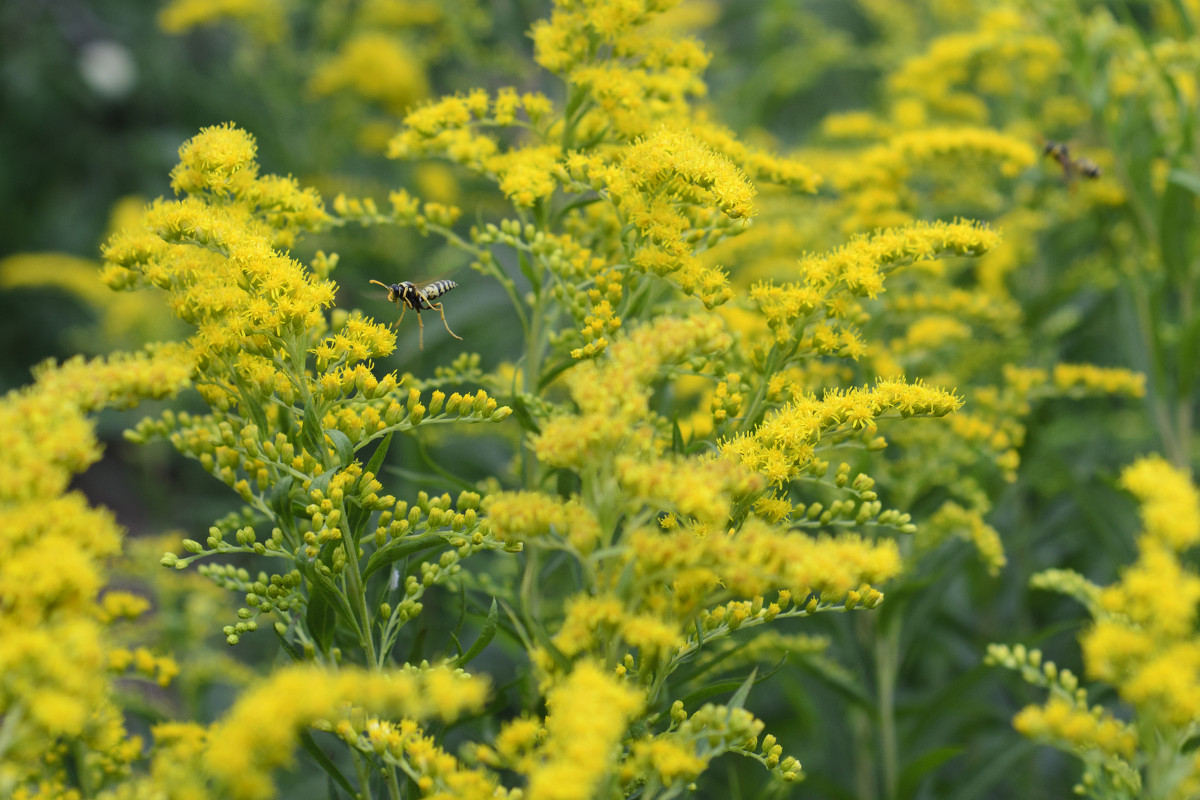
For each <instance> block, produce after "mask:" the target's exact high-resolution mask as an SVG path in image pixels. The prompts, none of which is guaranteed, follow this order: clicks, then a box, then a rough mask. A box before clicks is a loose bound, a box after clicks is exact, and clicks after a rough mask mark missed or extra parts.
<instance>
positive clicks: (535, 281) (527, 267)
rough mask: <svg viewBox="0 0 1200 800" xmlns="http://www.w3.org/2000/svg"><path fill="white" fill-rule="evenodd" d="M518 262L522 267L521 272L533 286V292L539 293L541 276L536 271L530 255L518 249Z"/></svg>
mask: <svg viewBox="0 0 1200 800" xmlns="http://www.w3.org/2000/svg"><path fill="white" fill-rule="evenodd" d="M517 264H518V266H520V267H521V274H522V275H524V276H525V279H526V280H528V281H529V285H530V286H532V287H533V293H534V294H537V293H538V291H539V290H540V289H541V286H542V281H541V276H540V275H538V274H537V273H536V272H534V269H533V263H532V262H531V261H530V260H529V257H528V256H526V255H525V253H524V252H523V251H521V250H518V251H517Z"/></svg>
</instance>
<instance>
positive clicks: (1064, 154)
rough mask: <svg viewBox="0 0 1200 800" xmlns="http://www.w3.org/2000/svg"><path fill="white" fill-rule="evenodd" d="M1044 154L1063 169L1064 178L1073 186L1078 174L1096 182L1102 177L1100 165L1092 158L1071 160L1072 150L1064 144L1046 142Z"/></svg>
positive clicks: (1043, 149)
mask: <svg viewBox="0 0 1200 800" xmlns="http://www.w3.org/2000/svg"><path fill="white" fill-rule="evenodd" d="M1042 154H1043V155H1047V156H1050V157H1051V158H1053V159H1054V160H1055V161H1057V162H1058V164H1059V166H1061V167H1062V170H1063V177H1065V178H1066V180H1067V183H1068V184H1071V183H1073V182H1074V180H1075V175H1076V173H1078V174H1080V175H1082V176H1083V177H1085V178H1091V179H1092V180H1095V179H1096V178H1099V177H1100V165H1099V164H1097V163H1096V162H1095V161H1092V160H1091V159H1090V158H1083V157H1080V158H1071V149H1070V148H1069V147H1068V146H1067V145H1066V144H1065V143H1063V142H1046V145H1045V147H1043V148H1042Z"/></svg>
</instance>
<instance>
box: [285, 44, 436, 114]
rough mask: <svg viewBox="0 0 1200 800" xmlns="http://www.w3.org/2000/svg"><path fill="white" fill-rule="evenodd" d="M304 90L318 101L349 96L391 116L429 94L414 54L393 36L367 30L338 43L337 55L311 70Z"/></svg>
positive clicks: (423, 75)
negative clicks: (364, 100) (306, 89)
mask: <svg viewBox="0 0 1200 800" xmlns="http://www.w3.org/2000/svg"><path fill="white" fill-rule="evenodd" d="M308 88H309V91H311V92H312V93H313V94H315V95H317V96H318V97H324V96H327V95H333V94H337V93H339V92H343V91H349V92H353V93H355V94H357V95H359V96H360V97H362V98H364V99H366V100H369V101H372V102H376V103H379V104H380V105H382V106H383V107H384V108H385V109H386V110H387V111H389V112H391V113H393V114H402V113H404V112H405V111H407V110H408V108H409V107H410V106H412V105H413V104H414V103H416V102H417V101H418V100H421V99H423V98H425V96H427V95H428V94H429V85H428V80H427V79H426V77H425V65H424V64H423V63H422V62H421V60H420V59H419V58H418V57H417V54H416V53H415V52H414V51H413V50H412V49H411V48H410V47H409V46H408V45H407V44H406V43H405V42H404V41H402V40H401V39H399V38H397V37H396V36H393V35H391V34H387V33H382V32H378V31H371V30H367V31H363V32H360V33H358V34H355V35H354V36H351V37H349V38H348V39H346V40H345V41H343V42H341V44H340V46H339V49H338V52H337V53H335V54H334V55H333V56H331V57H330V58H328V59H326V60H325V61H323V62H322V63H321V64H319V65H318V66H317V67H316V68H315V69H314V70H313V73H312V75H311V77H310V78H309V83H308Z"/></svg>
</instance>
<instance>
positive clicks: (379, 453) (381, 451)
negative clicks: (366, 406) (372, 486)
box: [366, 431, 392, 475]
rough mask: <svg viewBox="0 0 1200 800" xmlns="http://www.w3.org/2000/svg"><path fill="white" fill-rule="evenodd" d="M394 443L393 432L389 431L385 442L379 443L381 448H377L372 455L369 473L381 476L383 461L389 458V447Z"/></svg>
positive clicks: (384, 438) (368, 465)
mask: <svg viewBox="0 0 1200 800" xmlns="http://www.w3.org/2000/svg"><path fill="white" fill-rule="evenodd" d="M391 443H392V431H388V433H387V435H385V436H384V437H383V440H382V441H380V442H379V446H378V447H376V448H375V452H374V453H372V454H371V460H370V461H368V462H367V467H366V469H367V472H371V473H373V474H375V475H378V474H379V468H380V467H381V466H383V459H384V458H385V457H386V456H387V451H388V446H390V445H391Z"/></svg>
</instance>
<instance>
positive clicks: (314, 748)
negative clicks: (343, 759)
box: [300, 730, 358, 797]
mask: <svg viewBox="0 0 1200 800" xmlns="http://www.w3.org/2000/svg"><path fill="white" fill-rule="evenodd" d="M300 746H301V747H303V748H304V751H305V752H306V753H308V754H309V755H310V756H312V757H313V761H316V762H317V764H318V765H320V767H321V769H323V770H325V772H326V773H327V774H328V775H329V777H330V778H331V779H332V780H334V781H335V782H336V783H337V785H338V786H341V787H342V791H344V792H345V793H346V794H348V795H350V796H351V797H357V796H358V793H357V792H356V791H355V789H354V787H353V786H351V785H350V781H348V780H346V776H345V775H343V774H342V771H341V770H340V769H338V768H337V764H334V763H333V762H332V761H330V760H329V756H327V755H325V751H324V750H322V749H321V747H320V745H318V744H317V740H316V739H314V738H313V737H312V733H311V732H310V731H308V730H302V731H300Z"/></svg>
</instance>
